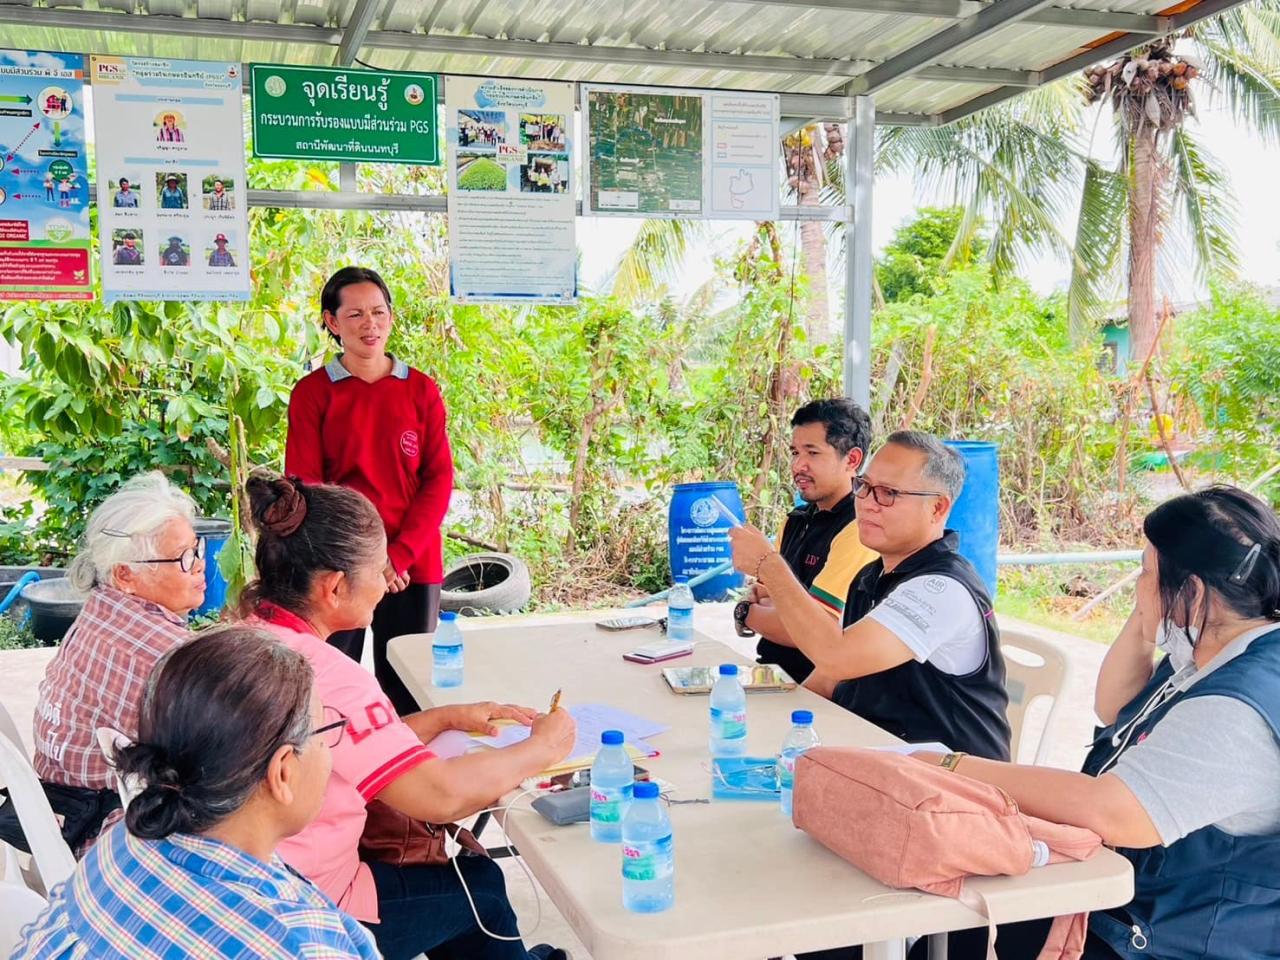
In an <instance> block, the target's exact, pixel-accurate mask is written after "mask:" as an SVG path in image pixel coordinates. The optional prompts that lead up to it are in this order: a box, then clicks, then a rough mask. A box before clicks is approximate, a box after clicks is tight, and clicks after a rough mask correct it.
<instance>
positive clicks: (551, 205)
mask: <svg viewBox="0 0 1280 960" xmlns="http://www.w3.org/2000/svg"><path fill="white" fill-rule="evenodd" d="M445 127H446V130H445V138H446V142H447V144H448V147H449V153H448V157H449V160H448V163H449V253H450V264H449V290H450V293H451V294H452V296H453V298H454V299H455V300H457V301H458V302H460V303H479V302H490V303H494V302H507V303H551V304H567V303H573V302H575V301H576V299H577V296H578V283H577V267H578V252H577V246H576V244H575V238H574V216H575V213H576V208H575V198H574V191H575V184H574V182H573V153H574V150H573V84H571V83H540V82H537V81H532V80H491V79H485V78H483V77H447V78H446V79H445Z"/></svg>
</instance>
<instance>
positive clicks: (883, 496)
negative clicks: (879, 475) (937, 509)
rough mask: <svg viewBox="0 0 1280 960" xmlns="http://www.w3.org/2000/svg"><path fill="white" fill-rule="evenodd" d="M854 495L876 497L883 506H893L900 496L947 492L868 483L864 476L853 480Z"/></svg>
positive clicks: (862, 498) (919, 495)
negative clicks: (905, 488) (900, 488)
mask: <svg viewBox="0 0 1280 960" xmlns="http://www.w3.org/2000/svg"><path fill="white" fill-rule="evenodd" d="M853 495H854V496H855V497H857V498H858V499H859V500H865V499H867V497H875V498H876V503H878V504H880V506H882V507H892V506H893V504H894V503H895V501H897V499H898V498H899V497H945V496H946V494H945V493H934V492H932V491H929V490H899V489H897V488H896V487H886V486H885V485H884V484H883V483H868V482H867V481H866V480H863V479H862V477H855V478H854V481H853Z"/></svg>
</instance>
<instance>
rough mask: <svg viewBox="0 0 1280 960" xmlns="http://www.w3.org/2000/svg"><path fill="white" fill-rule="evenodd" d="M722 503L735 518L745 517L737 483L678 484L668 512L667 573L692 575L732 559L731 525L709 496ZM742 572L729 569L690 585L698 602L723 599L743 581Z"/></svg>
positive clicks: (681, 575)
mask: <svg viewBox="0 0 1280 960" xmlns="http://www.w3.org/2000/svg"><path fill="white" fill-rule="evenodd" d="M713 495H714V496H715V497H716V498H718V499H719V500H720V502H722V503H723V504H724V505H725V506H726V507H728V508H729V511H730V512H731V513H732V514H733V515H734V516H735V517H737V518H738V519H739V520H743V521H745V520H746V511H745V510H743V507H742V496H741V494H739V493H738V485H737V484H736V483H731V482H716V483H678V484H676V489H675V493H674V494H673V495H672V497H671V512H670V514H669V515H668V531H669V534H668V535H669V540H668V545H669V549H670V553H671V576H672V579H674V578H675V577H690V578H692V577H696V576H697V575H698V574H700V573H706V572H707V571H708V570H710V569H712V568H713V567H717V566H719V565H720V564H722V563H724V562H725V561H726V560H729V559H732V556H733V552H732V550H730V548H729V529H730V526H731V524H730V523H729V521H728V520H726V519H725V518H724V515H723V514H722V513H721V512H720V510H719V509H718V508H717V507H716V504H715V501H714V500H712V499H711V498H712V496H713ZM743 580H744V578H743V576H742V574H740V573H738V572H736V571H734V570H730V571H729V572H727V573H723V574H721V575H720V576H718V577H712V578H711V579H710V580H708V581H706V582H705V583H700V584H698V585H697V586H696V587H694V588H693V597H694V599H695V600H698V601H699V602H706V601H710V600H724V599H726V598H727V596H728V593H729V591H730V590H736V589H738V588H739V587H741V586H742V584H743Z"/></svg>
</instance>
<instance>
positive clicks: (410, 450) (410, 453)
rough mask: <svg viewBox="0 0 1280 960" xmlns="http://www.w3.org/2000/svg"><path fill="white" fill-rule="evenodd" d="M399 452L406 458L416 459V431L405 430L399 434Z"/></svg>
mask: <svg viewBox="0 0 1280 960" xmlns="http://www.w3.org/2000/svg"><path fill="white" fill-rule="evenodd" d="M400 452H401V453H403V454H404V455H405V456H406V457H416V456H417V455H418V431H417V430H406V431H405V432H404V433H402V434H400Z"/></svg>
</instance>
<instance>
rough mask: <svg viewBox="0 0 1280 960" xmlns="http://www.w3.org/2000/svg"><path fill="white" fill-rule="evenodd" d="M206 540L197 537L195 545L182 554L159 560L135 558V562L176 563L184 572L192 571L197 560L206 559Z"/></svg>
mask: <svg viewBox="0 0 1280 960" xmlns="http://www.w3.org/2000/svg"><path fill="white" fill-rule="evenodd" d="M204 549H205V540H204V537H197V538H196V545H195V546H194V547H187V549H185V550H183V551H182V554H181V555H180V556H176V557H162V558H161V559H159V560H134V561H132V562H133V563H176V564H177V565H178V569H180V570H181V571H182V572H183V573H190V572H191V569H192V568H193V567H194V566H195V565H196V561H197V560H203V559H204Z"/></svg>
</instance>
